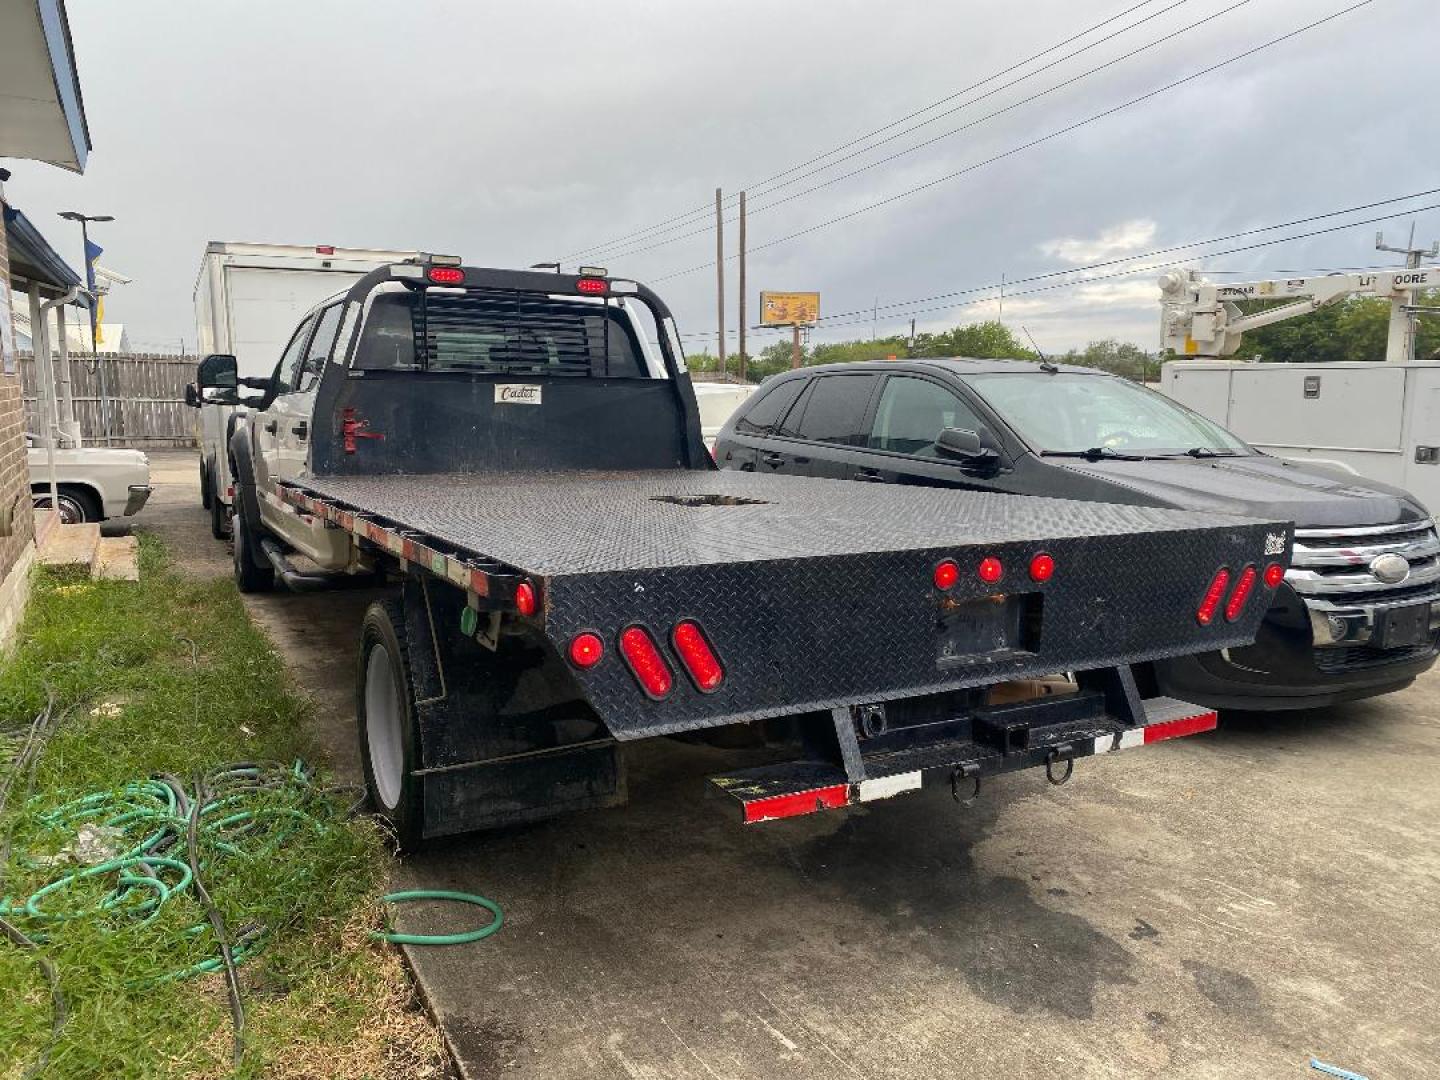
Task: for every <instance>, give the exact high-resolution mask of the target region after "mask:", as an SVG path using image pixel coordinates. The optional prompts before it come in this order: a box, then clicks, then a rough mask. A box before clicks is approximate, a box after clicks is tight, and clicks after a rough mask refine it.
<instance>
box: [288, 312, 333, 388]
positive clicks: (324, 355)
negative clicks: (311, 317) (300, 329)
mask: <svg viewBox="0 0 1440 1080" xmlns="http://www.w3.org/2000/svg"><path fill="white" fill-rule="evenodd" d="M344 310H345V305H344V304H331V305H330V306H329V307H327V308H325V309H323V310H322V311H321V312H320V316H319V320H318V321H317V322H316V324H315V336H314V337H312V338H311V339H310V345H309V347H308V348H307V349H306V350H305V361H304V363H302V364H301V365H300V372H299V374H298V377H297V378H296V380H295V383H294V386H295V389H296V390H309V389H311V388H313V387H314V385H315V383H316V381H317V380H318V379H319V378H320V373H321V372H322V371H324V370H325V364H326V362H327V361H329V359H330V350H331V349H332V348H334V346H335V331H336V330H338V329H340V315H341V313H342V312H343V311H344Z"/></svg>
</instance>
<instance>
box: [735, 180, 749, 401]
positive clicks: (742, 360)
mask: <svg viewBox="0 0 1440 1080" xmlns="http://www.w3.org/2000/svg"><path fill="white" fill-rule="evenodd" d="M745 288H746V286H745V193H744V192H743V191H742V192H740V325H739V326H738V327H737V329H738V330H739V331H740V381H741V382H742V383H743V382H745V381H746V379H745V361H746V359H747V357H746V356H745Z"/></svg>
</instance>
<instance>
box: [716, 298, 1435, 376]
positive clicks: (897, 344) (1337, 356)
mask: <svg viewBox="0 0 1440 1080" xmlns="http://www.w3.org/2000/svg"><path fill="white" fill-rule="evenodd" d="M1416 303H1417V305H1419V306H1429V307H1440V290H1437V291H1436V292H1433V293H1430V294H1426V295H1424V296H1422V297H1421V298H1420V299H1418V300H1417V301H1416ZM1260 306H1263V303H1261V304H1256V303H1254V302H1249V303H1245V304H1242V305H1241V309H1242V310H1245V311H1251V310H1255V309H1256V308H1257V307H1260ZM1389 320H1390V305H1389V303H1388V302H1387V301H1385V300H1382V299H1380V298H1378V297H1373V296H1368V297H1352V298H1350V299H1349V300H1343V301H1341V302H1339V303H1337V304H1332V305H1330V306H1329V307H1325V308H1322V309H1320V310H1319V311H1317V312H1313V313H1312V314H1310V315H1302V316H1299V317H1298V318H1294V319H1290V320H1287V321H1286V322H1280V323H1275V324H1273V325H1271V326H1266V327H1262V328H1260V329H1259V330H1252V331H1250V332H1249V333H1247V334H1246V335H1245V337H1244V338H1243V339H1242V341H1241V343H1240V350H1239V352H1238V353H1236V357H1235V358H1236V359H1237V360H1250V361H1259V362H1264V363H1276V364H1295V363H1325V362H1331V361H1336V360H1366V361H1379V360H1384V359H1385V339H1386V335H1387V329H1388V324H1389ZM1157 332H1158V329H1157ZM1416 337H1417V340H1416V350H1415V355H1416V358H1417V359H1422V360H1428V359H1437V360H1440V318H1437V317H1434V316H1424V315H1422V316H1421V318H1420V321H1419V330H1418V332H1417V336H1416ZM925 356H968V357H974V358H975V359H979V360H990V359H1002V358H1010V359H1015V360H1032V361H1039V360H1040V359H1041V356H1040V355H1039V353H1037V352H1036V351H1035V349H1034V348H1032V347H1031V346H1030V345H1028V344H1026V343H1024V342H1022V341H1021V340H1020V339H1019V338H1018V337H1016V336H1015V334H1014V332H1013V331H1012V330H1011V329H1010V328H1009V327H1008V326H1006V325H1005V324H1004V323H1001V322H997V321H995V320H990V321H988V322H978V323H970V324H968V325H966V326H956V327H952V328H951V329H949V330H945V331H942V332H940V333H925V334H917V335H916V336H915V339H914V341H913V342H912V341H911V340H910V339H909V338H908V337H907V336H906V335H904V334H894V335H891V336H888V337H882V338H874V339H864V340H855V341H829V342H821V343H818V344H814V345H803V346H801V350H800V362H801V364H802V365H803V366H805V367H809V366H812V365H815V364H841V363H853V362H856V361H860V360H886V359H903V358H910V357H925ZM1044 358H1045V359H1048V360H1052V361H1054V362H1055V363H1058V364H1076V365H1078V366H1081V367H1091V368H1098V369H1100V370H1101V371H1108V372H1110V373H1111V374H1114V375H1121V376H1123V377H1125V378H1127V379H1133V380H1135V381H1137V382H1155V381H1156V380H1158V379H1159V377H1160V365H1161V364H1162V363H1164V362H1165V361H1166V360H1169V359H1173V357H1172V356H1171V355H1170V354H1169V353H1168V352H1167V353H1162V352H1159V351H1155V352H1147V351H1146V350H1144V349H1142V348H1140V346H1138V345H1135V344H1132V343H1130V342H1127V341H1116V340H1114V339H1106V340H1103V341H1092V342H1090V343H1089V344H1088V345H1086V346H1085V347H1084V348H1083V349H1070V350H1069V351H1067V352H1063V353H1054V354H1049V353H1047V354H1046V356H1045V357H1044ZM687 360H688V363H689V366H690V370H691V371H692V372H694V373H696V374H702V373H703V374H714V373H716V372H718V371H719V368H720V363H719V359H718V358H717V357H716V356H714V355H713V354H711V353H709V352H700V353H694V354H691V355H690V356H688V357H687ZM790 366H791V342H790V340H789V339H788V338H786V339H783V340H779V341H776V342H774V343H772V344H770V345H767V346H765V348H763V349H762V350H760V352H759V353H758V354H753V355H750V356H749V357H747V361H746V365H745V367H746V377H747V378H748V379H749V381H751V382H760V381H761V380H762V379H765V378H767V377H769V376H771V375H774V374H776V373H777V372H781V371H788V370H789V369H790ZM726 369H727V371H728V372H729V373H731V374H732V375H733V374H735V373H736V372H737V371H738V369H739V362H738V358H737V357H735V356H733V355H732V356H727V357H726Z"/></svg>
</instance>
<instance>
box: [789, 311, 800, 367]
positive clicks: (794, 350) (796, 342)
mask: <svg viewBox="0 0 1440 1080" xmlns="http://www.w3.org/2000/svg"><path fill="white" fill-rule="evenodd" d="M790 329H791V330H793V331H795V336H794V337H792V338H791V339H790V366H791V367H792V368H798V367H799V366H800V324H799V323H798V322H797V323H794V324H792V325H791V327H790Z"/></svg>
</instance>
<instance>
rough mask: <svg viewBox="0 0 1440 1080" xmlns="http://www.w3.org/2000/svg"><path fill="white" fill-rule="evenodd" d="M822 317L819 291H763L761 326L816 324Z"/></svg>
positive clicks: (761, 296)
mask: <svg viewBox="0 0 1440 1080" xmlns="http://www.w3.org/2000/svg"><path fill="white" fill-rule="evenodd" d="M819 319H820V294H819V293H818V292H762V293H761V294H760V325H761V326H814V325H815V324H816V322H818V321H819Z"/></svg>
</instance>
